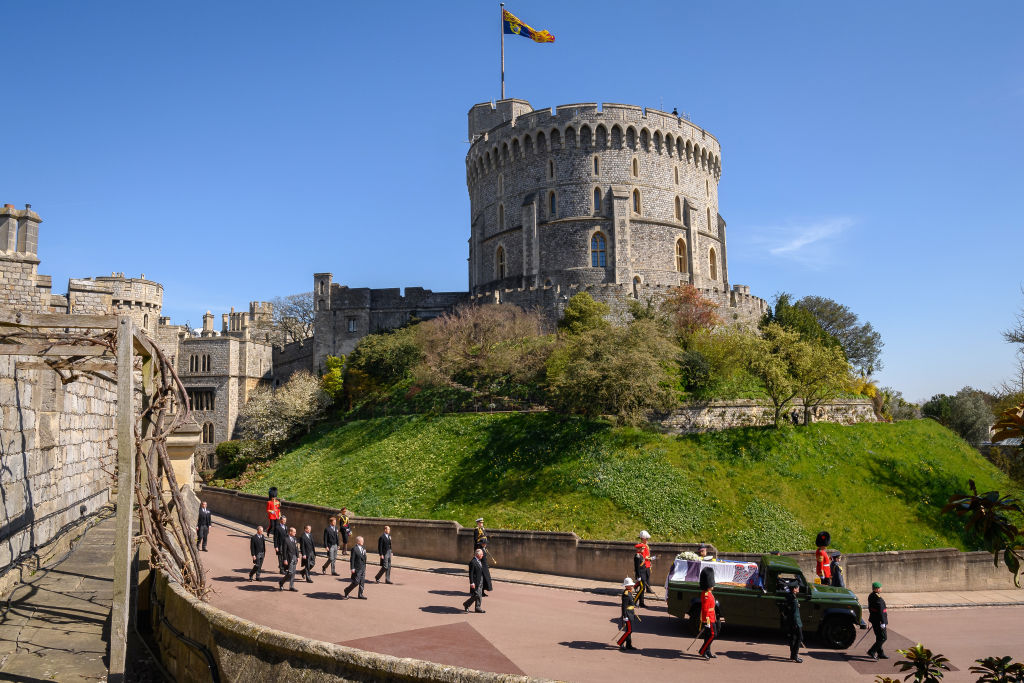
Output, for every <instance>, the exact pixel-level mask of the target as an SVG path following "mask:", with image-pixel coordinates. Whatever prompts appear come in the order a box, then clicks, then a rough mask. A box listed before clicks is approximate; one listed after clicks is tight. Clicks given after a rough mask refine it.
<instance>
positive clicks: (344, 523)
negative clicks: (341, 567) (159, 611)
mask: <svg viewBox="0 0 1024 683" xmlns="http://www.w3.org/2000/svg"><path fill="white" fill-rule="evenodd" d="M338 524H339V529H340V531H341V556H342V557H345V555H347V554H348V537H349V536H350V535H351V534H352V525H351V524H350V523H349V519H348V508H346V507H343V508H341V516H340V517H339V518H338Z"/></svg>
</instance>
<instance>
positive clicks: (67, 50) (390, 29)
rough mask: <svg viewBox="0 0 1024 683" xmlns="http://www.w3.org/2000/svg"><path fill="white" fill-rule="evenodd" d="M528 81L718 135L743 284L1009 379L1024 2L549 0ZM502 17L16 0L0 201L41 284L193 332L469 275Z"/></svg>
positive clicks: (929, 386)
mask: <svg viewBox="0 0 1024 683" xmlns="http://www.w3.org/2000/svg"><path fill="white" fill-rule="evenodd" d="M508 9H509V10H510V11H512V12H514V13H515V14H517V15H518V16H519V17H520V18H521V19H522V20H523V21H525V22H527V23H528V24H530V25H532V26H533V27H534V28H536V29H547V30H549V31H551V32H552V33H553V34H554V35H555V37H556V42H555V43H554V44H548V45H539V44H535V43H533V42H531V41H529V40H526V39H524V38H518V37H512V36H510V37H508V39H507V40H506V79H507V80H506V83H507V88H508V90H507V94H508V96H510V97H518V98H523V99H527V100H529V101H530V102H531V103H532V104H533V106H534V107H536V108H543V107H548V106H557V105H559V104H567V103H572V102H595V101H597V102H625V103H631V104H638V105H643V106H648V107H654V108H663V109H666V110H671V109H672V108H673V107H678V108H679V110H680V111H685V112H687V113H689V115H690V116H691V118H692V119H693V121H694V122H695V123H697V124H698V125H701V126H703V127H705V128H707V129H708V130H709V131H710V132H711V133H713V134H714V135H715V136H716V137H717V138H718V140H719V141H720V142H721V145H722V165H723V174H722V178H721V183H720V211H721V213H722V215H723V216H724V217H725V219H726V221H727V222H728V225H729V227H728V230H729V232H728V237H729V258H730V263H729V273H730V277H731V278H732V280H733V282H734V283H743V284H749V285H750V286H751V288H752V290H753V292H754V293H756V294H758V295H760V296H762V297H764V298H767V299H771V297H772V296H773V295H774V294H775V293H776V292H779V291H788V292H791V293H793V294H794V295H796V296H797V297H799V296H803V295H806V294H818V295H822V296H826V297H830V298H833V299H835V300H837V301H839V302H841V303H844V304H847V305H848V306H850V307H851V308H852V309H853V310H854V311H856V312H857V313H858V314H859V315H860V316H861V317H862V318H863V319H866V320H870V321H871V322H872V323H873V324H874V325H875V326H876V327H877V328H878V330H879V331H880V332H881V333H882V335H883V338H884V341H885V344H886V346H885V353H884V356H883V361H884V363H885V369H884V370H883V371H882V372H881V373H879V374H878V380H879V381H880V382H881V383H882V384H890V385H893V386H895V387H896V388H898V389H901V390H902V391H903V392H904V393H905V394H906V395H907V397H908V398H911V399H919V398H921V397H927V396H930V395H931V394H933V393H936V392H940V391H942V392H953V391H956V390H957V389H958V388H960V387H961V386H963V385H965V384H970V385H973V386H976V387H979V388H986V389H987V388H991V387H992V386H993V385H995V384H997V383H998V382H999V381H1000V380H1001V379H1003V378H1004V377H1006V376H1007V375H1008V374H1009V372H1010V369H1011V366H1012V361H1013V353H1012V349H1011V348H1010V347H1009V346H1008V345H1007V344H1005V343H1004V342H1003V341H1002V339H1001V337H1000V334H999V333H1000V330H1002V329H1005V328H1007V327H1008V326H1009V325H1010V324H1011V323H1012V322H1013V314H1014V312H1015V311H1016V310H1017V309H1018V308H1019V307H1020V306H1021V305H1022V304H1024V295H1022V294H1021V292H1020V286H1021V284H1022V282H1024V269H1022V268H1021V260H1020V254H1021V240H1022V236H1024V231H1022V218H1021V216H1022V208H1024V207H1022V206H1021V204H1022V201H1021V198H1022V187H1024V171H1022V168H1024V164H1022V162H1024V133H1022V129H1024V125H1022V124H1024V116H1022V102H1024V60H1022V56H1024V48H1022V45H1024V40H1022V39H1021V27H1022V26H1024V3H1021V2H1019V1H1018V0H1012V1H1011V0H1007V1H1002V2H999V1H996V2H982V3H966V2H926V1H923V0H919V1H909V0H908V1H905V2H874V1H871V2H857V3H822V2H811V1H807V2H764V1H763V0H762V1H759V2H715V3H681V2H641V1H634V2H630V3H622V2H603V1H592V2H557V3H556V2H542V1H540V0H520V1H518V2H517V1H515V0H513V1H512V2H511V3H510V4H509V5H508ZM498 17H499V14H498V4H497V3H495V2H481V1H474V2H468V1H454V0H451V1H447V2H440V3H419V4H412V3H402V2H397V3H357V2H348V1H345V2H343V1H341V0H335V1H332V2H327V1H320V0H307V1H305V2H274V3H271V2H261V1H247V2H227V1H223V2H222V1H218V2H184V1H179V2H163V3H149V2H145V3H142V2H137V1H134V0H133V1H131V2H112V1H111V2H72V1H71V0H67V1H64V2H55V1H49V0H8V1H7V2H5V3H4V4H3V6H2V7H0V18H2V25H3V26H4V36H5V39H4V51H3V56H2V57H0V75H2V79H3V80H2V82H3V87H4V93H5V96H4V98H3V99H4V103H3V105H2V108H0V132H2V140H3V146H4V163H3V164H2V165H0V202H8V203H12V204H15V205H16V206H17V207H18V208H21V206H22V205H23V204H24V203H26V202H29V203H31V204H32V205H33V208H34V209H35V210H36V211H38V212H39V214H40V215H41V216H42V218H43V220H44V223H43V226H42V228H41V233H40V249H39V252H40V256H41V258H42V260H43V263H42V266H41V272H43V273H46V274H51V275H53V276H54V289H55V291H58V292H63V291H65V288H66V283H67V278H68V277H86V276H91V275H106V274H109V273H110V272H111V271H124V272H125V273H126V274H129V275H138V274H139V273H143V272H144V273H145V274H146V277H148V278H151V279H155V280H158V281H160V282H162V283H163V284H164V286H165V292H164V312H165V314H166V315H170V316H171V317H172V318H173V320H174V322H185V321H188V322H189V323H191V324H192V325H193V326H199V325H200V324H201V316H202V313H203V312H204V311H206V310H207V309H211V310H212V311H213V312H214V313H215V314H218V318H217V320H219V313H221V312H224V311H226V310H227V309H228V307H230V306H234V307H235V308H237V309H242V308H245V307H246V306H247V305H248V302H249V301H251V300H263V299H270V298H273V297H274V296H278V295H285V294H290V293H295V292H300V291H305V290H308V289H311V288H312V273H314V272H320V271H329V272H333V273H334V277H335V281H336V282H340V283H342V284H349V285H351V286H373V287H393V286H400V287H405V286H410V285H417V286H423V287H428V288H432V289H434V290H464V289H465V288H466V286H467V274H466V256H467V243H466V240H467V239H468V237H469V201H468V197H467V193H466V188H465V163H464V159H465V153H466V151H467V148H468V144H467V142H466V138H467V134H466V112H467V111H468V110H469V108H470V107H471V106H472V105H473V104H474V103H477V102H483V101H487V100H490V99H494V98H496V97H498V95H499V78H498V77H499V61H498V57H499V53H498V29H499V25H498Z"/></svg>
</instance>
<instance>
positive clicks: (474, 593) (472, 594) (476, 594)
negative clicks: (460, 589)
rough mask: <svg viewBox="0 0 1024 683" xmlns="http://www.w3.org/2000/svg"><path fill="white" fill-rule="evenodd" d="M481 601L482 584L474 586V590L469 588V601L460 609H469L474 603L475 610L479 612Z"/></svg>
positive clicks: (482, 599)
mask: <svg viewBox="0 0 1024 683" xmlns="http://www.w3.org/2000/svg"><path fill="white" fill-rule="evenodd" d="M483 601H484V585H483V583H478V584H477V585H476V588H470V589H469V599H468V600H466V601H465V602H464V603H462V608H463V609H469V606H470V605H472V604H473V603H474V602H475V603H476V608H475V609H477V610H479V609H480V608H481V606H482V605H483Z"/></svg>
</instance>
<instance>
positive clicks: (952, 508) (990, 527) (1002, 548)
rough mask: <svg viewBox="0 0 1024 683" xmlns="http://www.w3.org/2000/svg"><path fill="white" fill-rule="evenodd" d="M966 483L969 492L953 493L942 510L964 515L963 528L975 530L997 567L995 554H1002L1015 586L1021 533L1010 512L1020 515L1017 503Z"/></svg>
mask: <svg viewBox="0 0 1024 683" xmlns="http://www.w3.org/2000/svg"><path fill="white" fill-rule="evenodd" d="M967 484H968V486H970V488H971V492H970V493H956V494H953V495H952V496H950V497H949V500H948V501H947V503H946V505H945V506H944V507H943V508H942V511H943V512H953V513H955V514H956V515H958V516H960V517H966V518H967V526H966V529H967V531H972V530H973V531H975V532H977V533H978V535H979V536H980V537H981V540H982V543H983V544H984V547H985V549H986V550H987V551H989V552H990V553H992V561H993V562H994V563H995V565H996V566H997V567H998V566H999V556H1000V555H1002V556H1003V562H1004V563H1005V564H1006V568H1007V569H1009V570H1010V572H1011V573H1012V574H1013V582H1014V583H1015V584H1016V585H1017V587H1018V588H1019V587H1020V580H1021V575H1020V569H1021V565H1022V563H1024V536H1022V533H1021V530H1020V529H1018V528H1017V525H1016V524H1014V523H1013V521H1012V520H1011V518H1010V515H1011V514H1013V513H1016V514H1017V515H1020V514H1021V511H1022V510H1021V503H1020V501H1019V500H1017V499H1016V498H1012V497H1010V496H1000V495H999V492H998V491H987V492H985V493H982V494H979V493H978V488H977V487H976V486H975V484H974V480H973V479H971V480H969V481H968V482H967Z"/></svg>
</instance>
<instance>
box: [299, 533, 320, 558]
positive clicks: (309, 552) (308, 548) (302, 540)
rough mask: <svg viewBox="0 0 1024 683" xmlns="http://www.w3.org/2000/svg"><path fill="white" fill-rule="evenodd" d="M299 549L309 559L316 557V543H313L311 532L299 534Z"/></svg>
mask: <svg viewBox="0 0 1024 683" xmlns="http://www.w3.org/2000/svg"><path fill="white" fill-rule="evenodd" d="M299 550H300V552H301V553H302V554H303V555H305V556H306V557H308V558H309V559H313V558H314V557H316V545H314V544H313V535H312V534H307V533H305V532H303V533H302V535H301V536H299Z"/></svg>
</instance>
